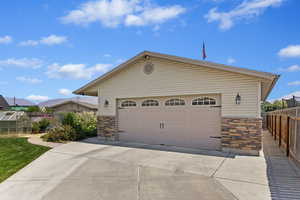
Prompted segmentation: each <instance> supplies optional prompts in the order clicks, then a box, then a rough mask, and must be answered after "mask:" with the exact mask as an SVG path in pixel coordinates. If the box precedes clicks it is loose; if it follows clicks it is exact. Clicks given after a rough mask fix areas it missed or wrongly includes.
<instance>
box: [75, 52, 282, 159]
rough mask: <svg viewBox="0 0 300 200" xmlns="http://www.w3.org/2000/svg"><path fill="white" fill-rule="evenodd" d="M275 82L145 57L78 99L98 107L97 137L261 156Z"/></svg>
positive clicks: (250, 73) (249, 73) (239, 71)
mask: <svg viewBox="0 0 300 200" xmlns="http://www.w3.org/2000/svg"><path fill="white" fill-rule="evenodd" d="M278 78H279V76H278V75H275V74H271V73H266V72H259V71H255V70H249V69H244V68H238V67H232V66H226V65H222V64H216V63H212V62H206V61H199V60H193V59H188V58H182V57H177V56H172V55H166V54H161V53H155V52H149V51H144V52H142V53H140V54H138V55H136V56H135V57H133V58H131V59H129V60H128V61H126V62H125V63H123V64H121V65H119V66H118V67H116V68H114V69H113V70H112V71H110V72H108V73H106V74H104V75H103V76H101V77H99V78H97V79H95V80H93V81H91V82H90V83H88V84H86V85H84V86H83V87H81V88H80V89H77V90H76V91H74V93H75V94H81V95H89V96H98V97H99V98H100V99H101V101H100V99H99V102H100V103H99V109H98V116H97V120H98V135H99V137H105V138H106V139H108V138H110V139H112V140H120V141H131V142H142V143H148V144H164V145H175V146H180V147H189V148H201V149H212V150H223V151H230V152H238V153H249V154H256V155H257V154H258V152H259V150H260V149H261V138H262V118H261V108H260V105H261V101H264V100H265V99H266V98H267V97H268V95H269V93H270V92H271V90H272V88H273V87H274V85H275V83H276V81H277V80H278Z"/></svg>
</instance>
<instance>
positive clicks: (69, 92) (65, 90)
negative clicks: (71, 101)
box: [58, 88, 72, 96]
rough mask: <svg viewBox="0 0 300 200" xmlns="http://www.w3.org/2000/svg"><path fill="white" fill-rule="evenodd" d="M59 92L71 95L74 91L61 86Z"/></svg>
mask: <svg viewBox="0 0 300 200" xmlns="http://www.w3.org/2000/svg"><path fill="white" fill-rule="evenodd" d="M58 93H59V94H61V95H64V96H69V95H71V94H72V91H71V90H69V89H66V88H61V89H59V90H58Z"/></svg>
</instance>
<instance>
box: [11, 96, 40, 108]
mask: <svg viewBox="0 0 300 200" xmlns="http://www.w3.org/2000/svg"><path fill="white" fill-rule="evenodd" d="M5 99H6V101H7V103H8V104H9V109H10V110H14V111H27V109H28V107H30V106H36V105H35V104H34V103H33V102H31V101H29V100H27V99H22V98H16V97H5Z"/></svg>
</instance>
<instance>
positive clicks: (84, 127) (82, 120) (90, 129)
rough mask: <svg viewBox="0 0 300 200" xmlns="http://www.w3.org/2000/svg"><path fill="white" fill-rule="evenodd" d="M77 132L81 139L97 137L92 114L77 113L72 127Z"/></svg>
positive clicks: (95, 122)
mask: <svg viewBox="0 0 300 200" xmlns="http://www.w3.org/2000/svg"><path fill="white" fill-rule="evenodd" d="M73 128H75V130H76V131H77V132H80V133H81V134H82V135H83V137H92V136H96V135H97V119H96V116H95V115H94V114H93V113H88V112H84V113H78V114H76V116H75V124H74V126H73Z"/></svg>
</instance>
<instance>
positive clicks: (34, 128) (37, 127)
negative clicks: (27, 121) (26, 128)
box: [31, 122, 40, 133]
mask: <svg viewBox="0 0 300 200" xmlns="http://www.w3.org/2000/svg"><path fill="white" fill-rule="evenodd" d="M31 129H32V133H39V132H40V124H39V122H33V123H32V128H31Z"/></svg>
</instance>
